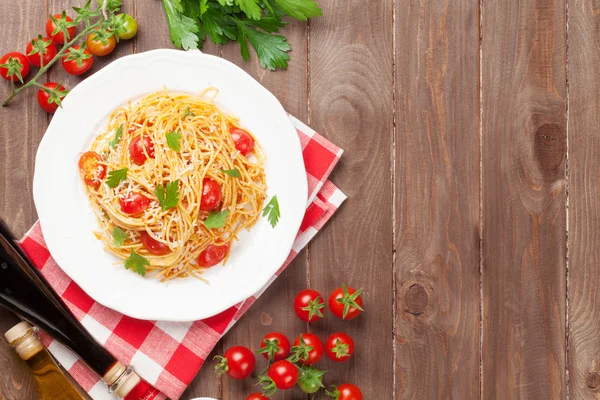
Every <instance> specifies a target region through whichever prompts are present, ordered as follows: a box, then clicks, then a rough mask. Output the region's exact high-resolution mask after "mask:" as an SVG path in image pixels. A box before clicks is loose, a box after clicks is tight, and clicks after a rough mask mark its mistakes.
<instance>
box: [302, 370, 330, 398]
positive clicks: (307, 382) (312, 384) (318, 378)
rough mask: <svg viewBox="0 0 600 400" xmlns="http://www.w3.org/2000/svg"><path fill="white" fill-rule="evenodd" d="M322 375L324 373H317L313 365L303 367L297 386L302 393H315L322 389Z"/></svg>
mask: <svg viewBox="0 0 600 400" xmlns="http://www.w3.org/2000/svg"><path fill="white" fill-rule="evenodd" d="M323 375H325V371H319V370H318V369H316V368H315V366H314V365H303V366H302V367H301V368H300V376H299V377H298V382H297V385H298V387H299V388H300V390H302V391H303V392H304V393H309V394H312V393H315V392H317V391H318V390H319V389H320V388H322V387H323Z"/></svg>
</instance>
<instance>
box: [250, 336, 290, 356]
mask: <svg viewBox="0 0 600 400" xmlns="http://www.w3.org/2000/svg"><path fill="white" fill-rule="evenodd" d="M258 352H259V353H262V355H263V356H264V357H265V358H266V359H267V360H268V359H271V360H273V361H279V360H283V359H284V358H286V357H287V356H288V355H289V354H290V341H289V340H288V338H287V337H285V335H284V334H283V333H279V332H271V333H267V334H266V335H265V337H264V338H263V340H262V341H261V342H260V350H258Z"/></svg>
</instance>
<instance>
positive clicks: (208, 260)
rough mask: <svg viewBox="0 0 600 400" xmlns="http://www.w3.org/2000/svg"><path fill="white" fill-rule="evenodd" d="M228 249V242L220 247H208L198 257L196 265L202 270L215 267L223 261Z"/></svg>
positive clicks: (212, 245) (229, 244)
mask: <svg viewBox="0 0 600 400" xmlns="http://www.w3.org/2000/svg"><path fill="white" fill-rule="evenodd" d="M229 247H231V243H230V242H228V243H226V244H224V245H222V246H216V245H214V244H211V245H209V246H208V247H207V248H206V249H204V250H203V251H202V253H200V255H199V256H198V265H199V266H201V267H204V268H210V267H213V266H215V265H217V264H218V263H220V262H221V261H223V260H224V259H225V256H227V253H229Z"/></svg>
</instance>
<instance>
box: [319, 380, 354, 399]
mask: <svg viewBox="0 0 600 400" xmlns="http://www.w3.org/2000/svg"><path fill="white" fill-rule="evenodd" d="M325 394H326V395H328V396H330V397H332V398H333V399H335V400H362V398H363V397H362V392H361V391H360V389H359V388H358V387H356V386H355V385H353V384H351V383H344V384H343V385H340V386H338V387H335V386H332V387H331V391H329V390H326V391H325Z"/></svg>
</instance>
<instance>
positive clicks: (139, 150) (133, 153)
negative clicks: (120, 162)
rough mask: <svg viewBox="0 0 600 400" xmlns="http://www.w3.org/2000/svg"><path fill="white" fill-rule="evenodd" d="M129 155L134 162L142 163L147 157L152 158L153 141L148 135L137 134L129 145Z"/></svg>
mask: <svg viewBox="0 0 600 400" xmlns="http://www.w3.org/2000/svg"><path fill="white" fill-rule="evenodd" d="M129 156H130V157H131V160H132V161H133V162H134V164H137V165H142V164H144V163H145V162H146V160H147V159H148V157H150V158H154V143H153V142H152V139H150V137H149V136H147V135H144V138H143V139H142V136H137V137H136V138H135V139H133V140H132V141H131V144H130V145H129Z"/></svg>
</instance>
